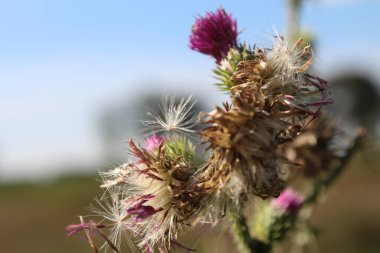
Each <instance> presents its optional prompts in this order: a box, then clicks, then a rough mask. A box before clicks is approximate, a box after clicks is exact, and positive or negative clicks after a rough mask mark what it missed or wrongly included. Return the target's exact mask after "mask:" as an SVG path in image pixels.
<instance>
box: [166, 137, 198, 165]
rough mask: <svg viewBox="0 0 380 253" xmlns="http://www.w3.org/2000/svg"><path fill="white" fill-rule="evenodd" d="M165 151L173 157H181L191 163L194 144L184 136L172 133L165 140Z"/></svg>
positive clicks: (193, 155) (193, 154)
mask: <svg viewBox="0 0 380 253" xmlns="http://www.w3.org/2000/svg"><path fill="white" fill-rule="evenodd" d="M165 149H166V153H167V155H168V156H170V157H173V158H178V157H182V158H184V159H185V160H186V161H188V162H191V163H193V161H194V157H195V146H194V144H193V143H192V142H191V141H190V140H189V139H188V138H186V137H185V136H179V135H174V136H172V137H170V138H169V139H168V140H166V145H165Z"/></svg>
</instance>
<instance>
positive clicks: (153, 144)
mask: <svg viewBox="0 0 380 253" xmlns="http://www.w3.org/2000/svg"><path fill="white" fill-rule="evenodd" d="M162 140H163V139H162V138H160V137H158V135H157V134H153V136H152V137H150V138H148V139H147V140H146V142H145V147H146V150H147V151H148V152H149V153H150V154H152V153H153V151H154V150H155V149H157V148H158V146H160V144H161V141H162Z"/></svg>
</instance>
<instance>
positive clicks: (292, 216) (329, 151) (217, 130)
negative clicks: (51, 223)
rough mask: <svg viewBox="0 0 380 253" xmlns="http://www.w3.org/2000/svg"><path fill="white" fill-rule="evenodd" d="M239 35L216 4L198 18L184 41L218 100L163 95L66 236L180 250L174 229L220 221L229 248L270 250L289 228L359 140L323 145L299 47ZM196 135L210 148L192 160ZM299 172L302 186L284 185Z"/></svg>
mask: <svg viewBox="0 0 380 253" xmlns="http://www.w3.org/2000/svg"><path fill="white" fill-rule="evenodd" d="M238 35H239V32H238V28H237V21H236V20H235V19H234V18H233V17H232V15H231V14H227V12H226V11H225V10H224V9H223V8H220V9H218V10H217V11H215V12H208V13H206V15H205V16H199V17H197V19H196V21H195V24H194V26H193V28H192V31H191V35H190V48H191V49H193V50H195V51H198V52H200V53H203V54H206V55H209V56H211V57H213V58H214V59H215V62H216V68H215V70H214V74H215V75H216V77H217V79H218V84H217V86H218V87H219V88H220V89H221V90H223V91H224V92H227V93H228V95H229V100H228V101H225V102H224V103H223V104H222V105H219V106H216V107H215V109H214V110H213V111H211V112H200V113H199V112H194V111H193V108H194V107H193V106H194V103H191V102H190V101H191V100H190V98H187V99H182V100H181V101H180V102H179V103H178V104H176V103H175V99H174V98H170V97H167V98H165V100H164V102H163V103H162V106H161V110H162V113H161V114H158V115H151V116H152V119H151V120H148V121H145V122H143V124H144V126H145V127H146V130H147V131H148V133H149V134H150V135H151V136H150V137H148V138H147V139H146V142H145V144H144V143H142V144H138V143H136V142H135V141H134V140H132V139H130V140H129V141H128V145H129V153H130V155H131V157H132V159H131V161H129V162H127V163H125V164H122V165H120V166H118V167H117V168H114V169H111V170H109V171H106V172H102V173H101V178H102V184H101V187H102V188H104V194H103V195H102V196H101V197H99V198H98V199H97V201H96V204H95V205H94V206H92V207H91V208H90V211H91V212H92V216H94V218H90V219H88V220H87V221H86V220H84V218H83V217H80V221H81V222H80V223H79V224H76V225H71V226H68V227H67V230H68V235H69V236H71V235H73V234H76V233H78V232H81V231H83V232H84V233H85V235H86V238H87V240H88V242H89V244H90V246H91V248H92V249H93V251H94V252H98V250H99V248H98V247H97V245H95V241H94V240H93V237H94V236H100V237H101V238H102V239H104V244H103V246H101V247H102V248H103V249H104V250H105V251H107V250H108V251H113V252H122V250H123V248H124V246H123V245H124V244H125V245H128V246H129V248H130V249H131V250H132V251H134V252H140V251H143V252H155V251H159V252H169V251H170V250H171V249H173V248H179V249H181V250H183V251H185V252H190V251H193V250H194V249H191V248H188V247H187V246H185V245H183V244H182V243H180V242H179V241H178V235H179V234H180V233H182V232H184V231H187V230H191V229H193V228H195V227H196V226H197V224H199V223H203V222H209V223H211V224H212V225H214V226H216V225H217V224H218V223H219V222H220V221H221V220H226V219H229V218H230V220H231V222H232V223H233V226H232V227H233V233H234V234H235V237H236V240H237V242H238V244H239V249H241V250H245V251H249V252H269V251H270V250H271V249H272V246H273V244H274V243H276V242H277V241H281V240H283V239H284V238H285V235H286V234H287V232H288V231H290V230H291V229H294V227H295V225H296V224H297V222H298V220H299V219H300V217H299V212H300V211H301V209H302V208H303V207H304V206H306V205H310V204H313V203H315V202H316V201H317V200H318V195H319V194H320V193H321V190H322V189H323V188H326V187H327V186H329V185H330V184H331V183H332V182H333V180H334V179H335V178H336V177H337V176H338V175H339V173H340V172H341V171H342V170H343V168H344V166H345V165H346V164H347V161H348V159H349V158H350V156H351V155H352V154H353V152H354V151H355V150H356V148H357V144H358V140H359V139H360V138H358V139H357V140H356V142H355V141H353V145H351V146H350V145H349V146H346V147H340V148H337V147H336V146H334V145H333V143H334V142H335V140H336V139H338V138H340V137H342V134H341V132H340V131H339V130H338V127H337V126H336V125H335V124H334V123H333V122H332V121H329V120H327V119H326V118H324V117H325V115H323V113H322V111H323V107H324V106H325V105H327V104H329V103H331V102H332V101H331V99H330V97H329V92H328V83H327V82H326V81H325V80H323V79H322V78H320V77H318V76H316V75H313V74H312V73H311V72H310V70H309V68H310V66H311V64H312V60H313V52H312V49H311V47H310V45H308V44H307V43H305V42H304V41H303V40H302V39H299V40H297V41H296V42H295V43H294V45H289V44H288V43H287V42H286V40H285V39H284V38H283V37H282V36H280V35H279V34H275V35H274V37H273V45H272V47H271V48H258V47H256V46H249V45H247V44H242V43H240V42H239V40H238ZM197 113H199V117H196V116H194V115H196V114H197ZM197 119H199V120H197ZM198 125H199V126H202V127H201V128H200V129H202V130H199V131H196V130H195V127H196V126H198ZM190 137H191V138H190ZM197 139H198V143H199V142H203V144H205V146H206V147H207V149H208V150H209V151H208V152H201V154H202V157H197V155H196V154H197V152H196V148H201V146H199V147H198V146H196V145H195V144H194V143H195V142H194V140H197ZM193 142H194V143H193ZM198 154H199V152H198ZM199 161H203V162H199ZM305 176H306V177H305ZM306 178H307V180H311V181H312V184H311V185H312V187H308V188H306V189H295V188H294V189H293V188H292V187H293V185H295V184H294V182H295V181H296V180H297V179H298V180H304V179H305V180H306ZM258 199H261V205H259V206H256V207H255V208H254V212H253V214H252V215H251V214H249V215H247V213H246V212H245V211H246V207H247V206H248V205H250V204H251V203H255V202H257V200H258ZM96 217H97V218H98V220H99V221H94V219H95V218H96Z"/></svg>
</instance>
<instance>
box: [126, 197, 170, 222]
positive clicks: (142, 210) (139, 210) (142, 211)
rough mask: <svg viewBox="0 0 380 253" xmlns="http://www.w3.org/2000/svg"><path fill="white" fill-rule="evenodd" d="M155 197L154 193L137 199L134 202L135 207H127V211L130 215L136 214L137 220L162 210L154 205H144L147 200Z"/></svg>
mask: <svg viewBox="0 0 380 253" xmlns="http://www.w3.org/2000/svg"><path fill="white" fill-rule="evenodd" d="M152 198H154V196H153V195H151V194H148V195H144V196H142V197H141V198H139V199H138V200H137V201H134V202H132V203H131V204H132V205H133V207H131V208H128V209H127V213H128V214H130V215H136V217H135V221H142V220H144V219H146V218H148V217H150V216H152V215H153V214H155V213H157V212H159V211H162V210H163V209H162V208H159V209H157V210H156V209H154V208H153V207H152V206H148V205H144V204H145V202H147V201H149V200H151V199H152Z"/></svg>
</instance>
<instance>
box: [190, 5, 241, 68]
mask: <svg viewBox="0 0 380 253" xmlns="http://www.w3.org/2000/svg"><path fill="white" fill-rule="evenodd" d="M237 36H238V32H237V22H236V20H235V19H233V18H232V15H231V14H230V15H228V14H227V13H226V11H225V10H224V9H223V8H219V9H218V10H217V11H216V12H207V13H206V15H205V16H204V17H201V16H200V17H198V18H197V19H196V20H195V23H194V25H193V28H192V32H191V35H190V48H191V49H193V50H195V51H198V52H200V53H203V54H207V55H211V56H213V57H214V58H215V59H216V61H217V62H218V63H219V62H220V61H221V60H222V59H223V57H225V56H227V54H228V52H229V51H230V49H231V48H233V47H236V45H237Z"/></svg>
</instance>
